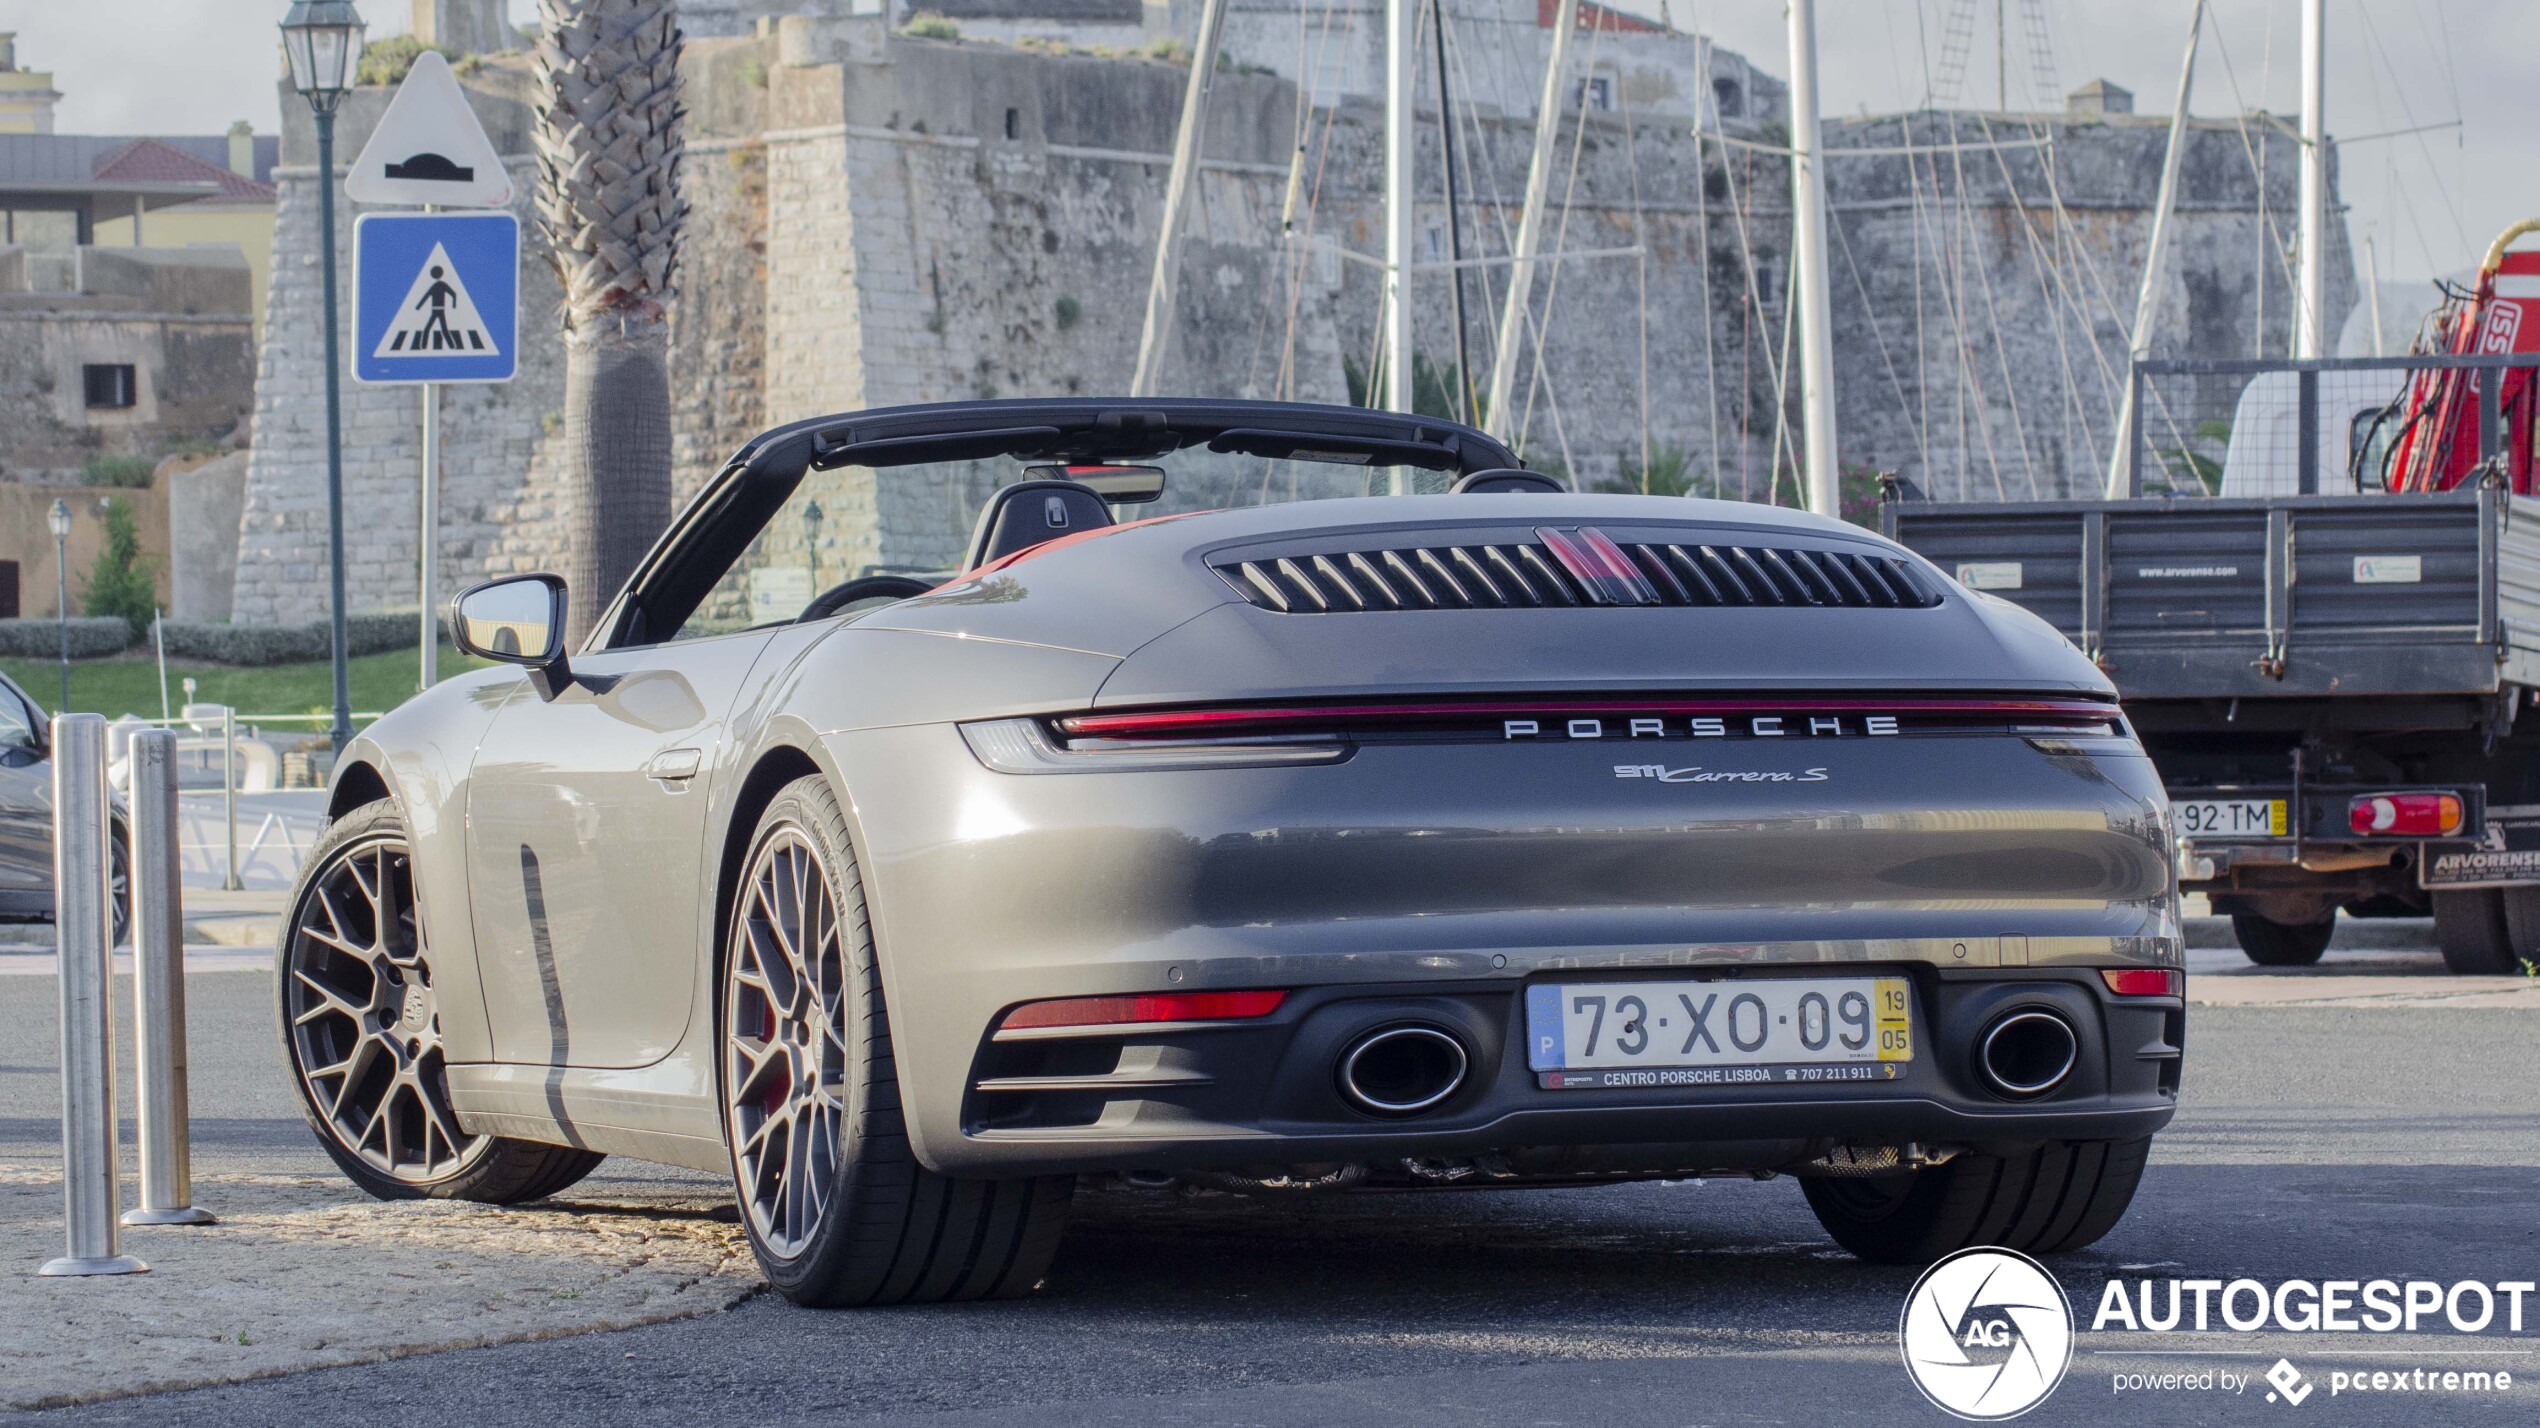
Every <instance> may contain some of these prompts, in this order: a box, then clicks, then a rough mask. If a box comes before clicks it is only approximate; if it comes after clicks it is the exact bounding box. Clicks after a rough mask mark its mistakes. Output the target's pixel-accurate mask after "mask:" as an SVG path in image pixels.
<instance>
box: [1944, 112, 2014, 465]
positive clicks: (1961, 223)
mask: <svg viewBox="0 0 2540 1428" xmlns="http://www.w3.org/2000/svg"><path fill="white" fill-rule="evenodd" d="M1946 117H1947V119H1948V122H1949V137H1950V138H1951V139H1953V140H1954V139H1956V138H1957V137H1958V116H1957V115H1955V114H1950V115H1948V116H1946ZM1950 167H1951V174H1950V184H1951V187H1953V188H1955V189H1956V190H1957V192H1958V197H1959V203H1958V205H1957V206H1956V207H1955V208H1947V207H1944V208H1943V213H1944V216H1949V217H1954V218H1955V219H1956V221H1955V222H1952V223H1951V224H1950V225H1949V241H1950V244H1951V247H1952V249H1953V252H1954V254H1955V257H1954V258H1953V261H1952V263H1951V267H1952V269H1953V270H1955V269H1957V268H1959V267H1961V266H1962V265H1963V264H1964V262H1965V260H1966V255H1967V254H1968V253H1969V252H1971V251H1972V250H1974V249H1975V247H1976V242H1977V235H1976V232H1975V213H1974V209H1973V207H1972V206H1970V205H1969V204H1967V203H1966V201H1965V200H1966V193H1967V172H1966V166H1965V165H1964V164H1963V163H1953V164H1952V165H1951V166H1950ZM1939 185H1940V161H1939V159H1938V157H1937V156H1935V157H1934V158H1933V160H1932V187H1933V190H1934V192H1933V198H1934V200H1935V201H1936V202H1937V201H1938V200H1939V197H1940V195H1939V192H1938V190H1939ZM1975 264H1976V277H1977V278H1978V279H1979V280H1982V281H1984V283H1985V298H1986V303H1987V306H1988V307H1990V305H1991V300H1992V295H1993V289H1992V283H1991V281H1990V280H1989V279H1986V278H1985V274H1984V258H1983V255H1982V254H1981V253H1978V254H1976V259H1975ZM1953 280H1954V282H1955V284H1956V286H1957V289H1958V294H1957V302H1956V307H1957V313H1958V343H1959V358H1958V371H1959V376H1960V384H1961V386H1962V388H1963V395H1962V398H1961V400H1963V401H1965V403H1966V405H1967V413H1968V414H1969V415H1971V416H1973V417H1974V418H1975V424H1976V435H1977V436H1978V437H1980V438H1982V439H1983V441H1984V459H1985V464H1986V466H1987V467H1988V468H1990V470H1991V471H1992V474H1993V498H1994V499H1995V500H1997V501H2007V500H2009V499H2010V498H2011V496H2010V492H2009V491H2008V490H2006V489H2005V488H2004V487H2003V484H2002V453H2001V452H2000V451H1999V450H1997V449H1996V448H1995V446H1994V443H1993V423H1992V422H1990V421H1988V420H1986V419H1985V400H1986V393H1985V389H1984V384H1983V381H1982V380H1981V379H1980V378H1978V377H1977V376H1976V372H1975V360H1976V353H1975V338H1974V336H1973V335H1972V334H1971V333H1970V332H1969V331H1968V321H1967V310H1968V307H1969V303H1968V302H1967V291H1966V289H1967V280H1966V278H1965V276H1964V275H1963V274H1961V273H1956V272H1954V271H1953ZM1993 336H1994V343H1993V346H1994V352H1995V354H1996V355H1997V356H2004V354H2003V353H2002V340H2001V339H2002V325H2001V323H2000V321H1999V320H1998V319H1997V320H1995V322H1994V324H1993ZM2009 376H2010V365H2009V361H2008V359H2007V356H2005V360H2004V363H2003V377H2004V379H2005V380H2006V381H2007V380H2008V379H2009ZM2011 400H2012V401H2013V402H2014V403H2016V402H2017V400H2018V399H2017V397H2016V396H2014V397H2013V398H2011ZM2016 409H2017V408H2016V406H2015V407H2014V410H2015V411H2016ZM2021 455H2022V456H2023V457H2026V455H2027V451H2026V449H2025V448H2023V449H2022V451H2021ZM2031 484H2032V486H2033V485H2034V484H2035V483H2034V481H2033V480H2032V482H2031ZM2032 494H2034V492H2032Z"/></svg>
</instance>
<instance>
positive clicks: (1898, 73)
mask: <svg viewBox="0 0 2540 1428" xmlns="http://www.w3.org/2000/svg"><path fill="white" fill-rule="evenodd" d="M1922 15H1923V7H1922V0H1915V3H1914V23H1915V28H1916V30H1917V32H1918V33H1919V31H1920V29H1921V26H1922ZM1881 17H1882V18H1883V19H1884V20H1885V22H1886V24H1887V54H1888V64H1889V67H1890V68H1891V69H1892V70H1893V71H1894V78H1895V82H1896V92H1897V93H1898V94H1904V93H1906V92H1907V90H1906V88H1905V61H1904V55H1905V47H1904V46H1903V44H1901V43H1900V42H1899V41H1898V39H1897V34H1896V7H1895V6H1893V5H1888V6H1882V7H1881ZM1896 123H1897V135H1898V137H1899V138H1901V139H1903V140H1904V142H1905V144H1906V146H1907V147H1908V148H1910V147H1912V146H1913V143H1914V117H1913V115H1912V113H1910V112H1907V113H1903V114H1899V115H1898V116H1897V119H1896ZM1906 168H1907V170H1908V171H1909V172H1910V171H1911V170H1912V168H1913V162H1912V160H1910V159H1909V160H1907V161H1906ZM1905 191H1906V195H1907V197H1908V198H1909V199H1911V200H1912V207H1911V210H1910V211H1911V213H1912V219H1911V222H1912V223H1913V224H1915V225H1917V226H1916V227H1915V229H1914V402H1915V405H1914V406H1913V407H1911V408H1909V409H1908V410H1907V412H1906V414H1905V420H1906V426H1907V429H1909V430H1911V431H1912V432H1913V433H1914V439H1915V450H1916V452H1917V453H1919V456H1920V464H1919V465H1918V466H1917V467H1916V470H1917V472H1918V473H1919V474H1920V475H1921V476H1922V477H1923V479H1924V480H1926V481H1928V480H1930V479H1931V428H1930V420H1931V410H1930V406H1929V403H1930V395H1929V393H1928V392H1927V391H1926V389H1925V388H1924V385H1923V380H1924V373H1923V354H1922V344H1923V340H1924V333H1923V250H1922V233H1921V231H1920V228H1919V225H1920V223H1921V221H1922V202H1921V194H1920V185H1918V184H1914V183H1910V182H1909V183H1908V184H1907V185H1906V186H1905ZM1843 260H1844V262H1845V263H1847V264H1850V263H1852V262H1853V258H1852V253H1851V245H1850V240H1849V239H1846V240H1845V251H1844V255H1843ZM1852 280H1853V282H1854V283H1855V284H1856V285H1857V284H1859V283H1860V281H1861V278H1860V274H1859V270H1858V265H1857V264H1856V265H1855V270H1854V274H1853V279H1852ZM1879 356H1880V360H1882V361H1886V360H1887V351H1886V346H1885V341H1884V337H1883V336H1882V340H1881V346H1880V351H1879ZM1889 367H1890V376H1889V380H1890V381H1891V382H1895V381H1897V380H1898V379H1897V378H1896V376H1895V374H1894V364H1893V363H1892V362H1891V363H1889Z"/></svg>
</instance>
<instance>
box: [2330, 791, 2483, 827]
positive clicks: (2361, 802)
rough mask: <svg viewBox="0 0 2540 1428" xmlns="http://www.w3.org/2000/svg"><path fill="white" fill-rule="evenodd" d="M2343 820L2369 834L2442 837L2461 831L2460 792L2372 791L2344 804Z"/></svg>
mask: <svg viewBox="0 0 2540 1428" xmlns="http://www.w3.org/2000/svg"><path fill="white" fill-rule="evenodd" d="M2346 824H2347V826H2348V827H2350V828H2352V829H2354V830H2355V831H2356V832H2357V833H2360V834H2362V835H2364V836H2365V837H2368V838H2441V837H2445V836H2447V835H2450V834H2453V833H2458V832H2460V831H2461V800H2460V795H2458V794H2451V793H2375V794H2368V795H2365V796H2363V797H2360V798H2357V799H2355V800H2354V801H2353V802H2352V803H2349V804H2348V805H2347V806H2346Z"/></svg>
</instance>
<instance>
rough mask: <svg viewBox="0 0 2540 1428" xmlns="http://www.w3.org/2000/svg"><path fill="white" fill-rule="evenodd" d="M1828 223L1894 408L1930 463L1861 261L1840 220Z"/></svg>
mask: <svg viewBox="0 0 2540 1428" xmlns="http://www.w3.org/2000/svg"><path fill="white" fill-rule="evenodd" d="M1830 226H1831V227H1832V228H1833V229H1834V241H1835V246H1837V247H1839V248H1841V249H1842V250H1843V266H1844V268H1845V270H1846V271H1848V272H1850V273H1851V274H1852V288H1853V291H1855V292H1857V293H1859V294H1860V295H1861V310H1862V311H1863V312H1864V313H1866V314H1868V322H1869V327H1870V337H1871V339H1872V340H1873V341H1875V342H1876V343H1877V344H1878V349H1879V364H1880V365H1881V366H1883V367H1885V368H1886V369H1887V385H1888V389H1889V390H1890V391H1892V392H1894V393H1895V394H1896V406H1897V410H1898V412H1899V413H1900V414H1902V415H1903V416H1904V418H1905V429H1906V430H1907V431H1909V432H1911V433H1913V436H1914V447H1915V450H1917V451H1919V452H1921V453H1922V459H1923V464H1924V465H1925V466H1929V465H1930V464H1931V447H1930V444H1929V443H1928V442H1926V441H1925V440H1924V439H1923V430H1922V427H1921V426H1920V425H1919V424H1917V423H1916V422H1915V420H1914V407H1913V404H1912V403H1911V402H1909V401H1907V400H1906V398H1905V379H1904V378H1903V377H1901V376H1899V375H1897V371H1896V359H1895V358H1894V357H1892V356H1890V355H1889V354H1888V350H1887V333H1886V330H1885V328H1884V327H1883V325H1882V324H1881V323H1880V322H1879V314H1878V307H1877V305H1876V304H1874V303H1872V302H1871V301H1870V288H1869V284H1867V283H1866V282H1864V281H1862V279H1861V265H1860V264H1859V263H1858V262H1855V261H1854V260H1853V257H1852V238H1851V235H1849V234H1847V233H1845V232H1844V231H1843V225H1842V224H1840V223H1836V224H1832V225H1830Z"/></svg>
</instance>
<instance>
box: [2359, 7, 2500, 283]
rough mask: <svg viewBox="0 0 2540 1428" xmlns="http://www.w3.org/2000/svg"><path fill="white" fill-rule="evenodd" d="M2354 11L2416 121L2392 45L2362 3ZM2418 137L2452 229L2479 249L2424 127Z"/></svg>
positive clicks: (2456, 109)
mask: <svg viewBox="0 0 2540 1428" xmlns="http://www.w3.org/2000/svg"><path fill="white" fill-rule="evenodd" d="M2355 11H2356V13H2357V14H2359V15H2361V16H2363V21H2364V34H2365V36H2366V37H2367V38H2368V39H2369V40H2370V41H2371V45H2370V46H2369V48H2370V49H2371V50H2372V52H2373V57H2374V58H2375V59H2378V60H2380V61H2381V66H2382V68H2383V69H2385V70H2387V71H2389V74H2390V83H2391V86H2392V87H2393V88H2394V89H2397V90H2398V99H2399V114H2400V116H2401V117H2402V118H2404V119H2406V120H2407V121H2408V123H2410V124H2414V123H2416V122H2417V116H2416V110H2415V107H2414V106H2412V105H2410V104H2409V103H2408V92H2407V89H2406V87H2405V86H2403V85H2401V84H2400V83H2399V72H2398V70H2397V69H2396V68H2393V67H2392V65H2391V63H2390V47H2389V46H2388V45H2386V44H2384V43H2382V39H2381V31H2380V30H2379V29H2378V28H2376V27H2375V26H2374V25H2373V22H2372V13H2371V12H2370V11H2368V10H2366V9H2364V7H2363V6H2361V5H2357V6H2356V7H2355ZM2420 18H2422V17H2420ZM2452 112H2453V114H2455V115H2458V114H2459V113H2460V112H2461V96H2460V92H2459V90H2458V88H2457V87H2455V89H2454V91H2453V94H2452ZM2416 140H2417V150H2418V152H2419V153H2421V154H2423V155H2424V157H2425V170H2426V175H2425V176H2426V177H2427V178H2429V179H2431V180H2433V182H2434V191H2435V192H2436V193H2437V194H2439V195H2441V196H2442V199H2443V208H2444V212H2445V213H2446V214H2447V215H2448V216H2449V217H2450V218H2451V220H2452V229H2453V232H2454V233H2456V234H2457V235H2458V236H2459V239H2460V245H2461V249H2462V250H2463V251H2476V250H2474V249H2472V248H2471V246H2470V241H2469V229H2468V228H2467V227H2466V226H2464V225H2463V224H2462V222H2461V211H2460V208H2459V206H2458V205H2456V204H2454V203H2453V202H2452V191H2451V189H2450V187H2449V186H2447V185H2446V184H2445V183H2444V182H2443V173H2442V170H2441V169H2440V168H2439V167H2437V166H2436V164H2435V162H2434V146H2433V145H2432V144H2430V143H2428V142H2427V141H2426V138H2425V133H2424V131H2422V130H2420V131H2419V132H2418V134H2417V136H2416Z"/></svg>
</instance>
